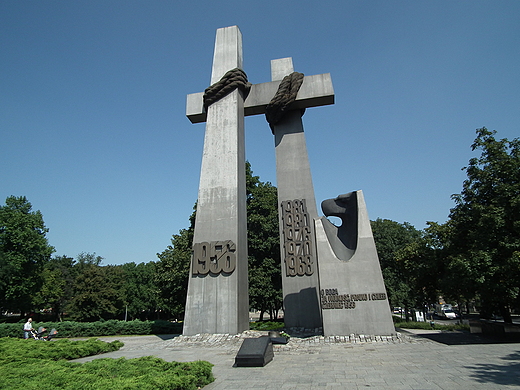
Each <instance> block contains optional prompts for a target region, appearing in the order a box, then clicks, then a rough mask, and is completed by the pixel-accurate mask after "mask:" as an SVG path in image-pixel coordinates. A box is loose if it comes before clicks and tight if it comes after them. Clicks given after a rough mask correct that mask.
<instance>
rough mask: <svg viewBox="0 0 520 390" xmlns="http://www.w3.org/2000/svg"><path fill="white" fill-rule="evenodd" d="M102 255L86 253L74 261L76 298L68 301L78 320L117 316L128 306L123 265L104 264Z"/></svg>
mask: <svg viewBox="0 0 520 390" xmlns="http://www.w3.org/2000/svg"><path fill="white" fill-rule="evenodd" d="M102 259H103V258H102V257H100V256H96V255H95V253H82V254H80V255H79V256H78V258H77V263H76V264H75V265H74V272H73V273H74V282H73V292H72V298H71V300H70V302H69V304H68V305H67V311H69V312H70V317H71V318H72V319H73V320H76V321H96V320H100V319H108V318H113V317H114V316H115V315H116V314H118V313H121V312H122V311H123V308H124V306H125V294H124V293H125V291H124V271H123V269H122V268H121V267H120V266H104V267H102V266H100V264H101V261H102Z"/></svg>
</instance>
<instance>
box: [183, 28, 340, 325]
mask: <svg viewBox="0 0 520 390" xmlns="http://www.w3.org/2000/svg"><path fill="white" fill-rule="evenodd" d="M231 31H234V32H235V33H236V35H237V36H240V32H239V30H238V28H237V27H236V26H234V27H227V28H224V29H219V30H217V39H216V43H215V55H214V64H213V74H212V80H211V83H212V84H213V83H215V82H217V81H218V80H219V79H220V77H221V76H222V75H223V74H224V73H225V72H226V71H228V70H230V69H233V68H236V67H239V68H241V67H242V61H241V60H242V58H241V57H242V55H241V38H240V39H236V41H237V42H238V41H240V48H239V49H237V48H236V45H235V46H234V48H231V49H230V48H227V45H230V43H229V41H228V42H227V43H223V42H224V41H221V39H220V38H219V36H221V35H228V34H230V32H231ZM224 46H226V48H224ZM217 51H218V54H217ZM221 51H224V52H226V53H240V54H239V55H238V54H233V55H234V56H235V57H237V58H238V57H239V58H240V60H236V61H230V62H226V64H225V65H218V66H219V67H218V69H219V70H218V72H216V71H215V66H216V65H215V63H216V62H219V61H220V60H221V59H222V58H225V57H226V56H227V55H224V54H222V53H221ZM228 55H230V54H228ZM277 64H278V65H277ZM289 67H290V68H291V69H292V60H291V59H290V58H289V59H282V60H275V61H273V63H272V80H273V81H271V82H267V83H262V84H254V85H252V87H251V90H250V92H249V94H248V96H247V98H246V99H245V101H243V99H241V96H242V95H241V93H240V92H239V91H237V90H235V91H234V92H233V93H232V94H231V95H228V96H226V97H225V98H223V99H222V100H221V101H218V102H217V103H214V104H213V105H211V106H210V107H209V108H208V110H207V112H206V110H204V106H203V93H195V94H190V95H188V96H187V104H186V115H187V117H188V118H189V119H190V121H191V122H192V123H200V122H204V121H206V122H207V123H206V135H205V140H204V154H203V162H202V168H201V179H200V187H199V199H198V203H197V218H196V222H195V235H194V240H193V242H194V256H193V261H192V265H191V273H190V280H189V286H188V297H187V302H186V314H185V323H184V334H185V335H189V334H196V333H238V332H240V331H242V330H244V329H247V326H248V323H245V324H244V318H245V321H247V313H248V312H247V309H246V311H245V313H244V307H243V305H244V304H245V302H244V301H247V298H245V299H244V297H247V240H246V227H247V222H246V212H245V204H246V201H245V195H246V194H245V172H244V169H245V157H244V154H245V153H244V150H245V146H244V122H243V117H244V115H245V116H248V115H256V114H263V113H265V108H266V106H267V105H268V104H269V102H270V101H271V99H272V98H273V96H274V95H275V94H276V92H277V90H278V86H279V84H280V81H281V79H282V78H283V76H285V74H287V72H288V70H289ZM289 73H290V72H289ZM230 96H236V97H235V98H230ZM229 100H232V103H230V102H229ZM332 103H334V91H333V88H332V81H331V77H330V74H321V75H315V76H306V77H305V78H304V81H303V84H302V86H301V88H300V90H299V92H298V95H297V97H296V101H295V102H294V103H293V105H292V108H294V109H304V108H308V107H316V106H322V105H327V104H332ZM230 105H231V106H233V107H236V109H235V108H233V109H232V110H231V109H230V108H229V106H230ZM293 115H294V113H289V114H288V117H289V118H292V117H293ZM297 120H299V130H293V129H292V127H290V128H289V129H288V128H287V123H286V119H285V118H284V120H282V121H281V122H280V124H279V125H276V126H275V136H276V138H275V142H276V144H277V145H278V144H283V145H288V149H287V148H286V149H285V150H286V152H287V153H290V154H291V155H294V151H293V152H291V151H290V150H289V149H290V147H291V146H290V144H287V143H285V142H282V139H285V140H288V139H289V138H291V136H290V135H289V134H288V133H291V132H295V131H296V132H298V131H300V132H303V127H302V126H301V118H300V117H299V116H298V118H297ZM230 122H231V123H230ZM279 129H282V130H279ZM228 132H229V134H235V135H234V136H233V137H231V136H228V135H227V134H228ZM284 132H285V133H284ZM236 134H238V135H236ZM276 134H278V135H276ZM284 134H285V135H284ZM302 136H303V134H302ZM228 137H231V138H233V139H232V141H231V138H228ZM284 137H285V138H284ZM299 138H300V140H301V137H299ZM303 142H304V143H305V140H304V139H303ZM300 143H301V142H299V144H300ZM231 144H232V145H233V148H231V146H230V145H231ZM277 148H278V146H277ZM282 148H283V147H282ZM277 150H278V149H277ZM298 150H299V151H302V149H301V148H300V149H298ZM302 153H303V152H302ZM302 153H297V154H299V155H301V156H300V157H302V158H301V159H300V160H301V161H300V160H298V161H292V158H291V157H278V154H279V153H278V151H277V177H278V183H277V184H278V187H279V188H278V191H279V204H280V205H282V204H283V206H284V207H286V210H287V208H290V207H296V209H294V210H292V211H291V215H290V216H289V214H287V213H286V215H285V218H286V219H285V221H286V222H287V218H291V217H294V216H295V217H299V216H300V214H301V216H302V217H303V214H305V213H304V212H303V209H302V208H301V207H300V208H298V207H299V206H296V205H303V207H305V204H307V208H308V210H310V214H308V215H307V217H310V218H311V219H310V221H311V222H310V223H309V225H312V226H313V222H312V221H313V218H315V217H317V212H316V204H315V200H314V191H313V190H312V181H311V179H310V169H309V164H308V159H307V152H306V148H305V151H304V154H302ZM233 154H236V155H237V156H238V157H237V158H236V159H234V158H233V156H232V155H233ZM286 162H288V163H289V164H292V168H291V169H292V172H289V171H287V170H286V169H284V167H283V165H284V164H285V163H286ZM281 171H282V173H281ZM302 172H306V173H304V174H303V173H302ZM292 174H295V175H294V178H295V179H296V178H299V179H297V180H306V179H307V178H308V179H309V181H308V182H307V183H306V184H305V188H306V192H303V193H302V192H298V193H297V194H296V195H293V192H290V191H289V192H288V193H286V192H284V191H285V190H283V189H282V190H281V189H280V186H281V187H282V188H285V189H288V188H290V187H291V186H293V184H291V183H286V182H285V181H286V180H289V179H290V176H291V175H292ZM221 176H222V177H223V178H224V177H231V176H232V177H233V180H232V183H231V182H230V184H229V185H224V186H222V184H221V183H220V180H223V179H220V177H221ZM281 182H283V183H281ZM234 183H237V184H234ZM309 186H310V192H311V193H312V194H311V195H312V196H309V191H308V189H309ZM231 187H232V188H233V191H231V192H232V193H233V196H230V191H229V188H231ZM222 188H227V189H228V190H226V191H222ZM298 188H300V187H298ZM280 191H282V192H280ZM280 193H282V194H283V195H282V196H281V197H280ZM294 200H303V202H300V203H298V202H294ZM286 201H289V203H287V202H286ZM284 202H285V203H284ZM309 205H310V206H309ZM309 207H310V208H309ZM229 210H231V211H232V212H231V214H236V215H237V216H238V217H240V218H239V219H237V220H235V219H233V218H229V217H228V216H226V215H223V214H225V213H226V212H229ZM233 210H236V211H237V212H236V213H234V212H233ZM279 211H280V212H282V211H283V210H282V209H280V210H279ZM300 212H301V213H300ZM298 213H300V214H298ZM199 216H200V217H199ZM281 218H282V217H281ZM282 222H283V221H281V223H282ZM203 225H204V226H203ZM237 227H238V230H237ZM310 229H312V231H311V232H312V236H313V235H314V231H313V229H314V228H313V227H311V228H310ZM231 231H232V232H233V233H231ZM298 231H299V230H298ZM223 232H229V233H227V236H225V237H224V235H223V234H222V233H223ZM284 232H285V233H286V232H288V230H287V229H284V228H281V229H280V234H281V237H282V238H283V237H284ZM293 232H294V231H293ZM239 234H243V235H244V237H242V236H240V238H239V237H238V235H239ZM233 237H237V238H236V241H233ZM224 240H231V241H232V242H233V244H236V246H234V248H236V249H235V250H234V252H232V253H235V254H236V271H232V273H226V272H222V273H221V274H220V275H214V273H213V272H211V268H209V271H207V272H206V273H205V274H202V273H200V272H199V271H198V270H199V269H203V268H204V267H205V265H206V260H205V259H206V258H213V259H215V258H216V259H217V262H218V259H219V258H222V257H223V256H222V252H225V246H222V245H220V246H218V247H219V248H224V249H222V250H221V251H220V252H219V251H218V250H213V249H212V248H213V246H215V247H217V245H216V244H211V242H215V241H216V242H220V243H222V242H223V241H224ZM286 241H287V240H283V241H282V274H283V280H284V310H285V320H286V326H290V327H292V326H302V327H306V328H309V327H319V326H321V324H320V321H321V314H320V309H319V304H318V301H317V298H318V296H317V295H316V294H318V284H317V283H318V282H317V280H318V279H317V272H316V258H315V248H312V249H310V251H312V254H313V255H314V258H313V259H309V260H307V263H305V261H306V260H303V262H304V263H302V260H299V259H295V260H294V259H293V260H290V261H292V264H289V266H287V258H288V257H290V254H286V252H287V251H286V250H285V247H289V246H290V248H289V251H291V250H294V248H295V246H294V245H292V243H289V244H287V243H286ZM294 241H296V240H294ZM304 241H306V240H304ZM307 241H308V240H307ZM304 244H305V245H307V244H312V245H315V244H314V241H312V243H307V242H304ZM212 245H213V246H212ZM291 245H292V246H291ZM297 245H300V243H298V244H297ZM242 246H243V247H242ZM204 248H209V252H208V250H207V249H204ZM229 248H230V247H229V245H228V251H227V253H230V249H229ZM291 248H292V249H291ZM212 250H213V252H211V251H212ZM298 250H300V249H299V248H298ZM214 252H215V253H214ZM208 253H210V254H209V255H208ZM204 256H206V257H204ZM219 256H220V257H219ZM213 262H215V260H213ZM310 262H314V267H313V266H311V265H310ZM226 264H227V263H226ZM303 264H306V265H308V266H309V267H308V268H306V269H305V270H304V271H303V272H300V270H301V269H302V268H301V267H302V266H303ZM239 267H240V269H239ZM298 268H300V269H298ZM204 269H205V268H204ZM237 271H240V272H237ZM197 272H199V273H197ZM233 277H235V278H237V280H236V282H234V283H233V284H230V283H228V282H226V281H224V280H231V279H232V278H233ZM244 278H245V279H244ZM208 286H212V287H211V288H208ZM244 288H245V289H246V290H245V291H244ZM226 289H227V290H226ZM219 295H224V297H219ZM309 299H310V300H311V301H309ZM234 302H236V304H234ZM315 304H316V305H315ZM234 313H237V314H236V315H233V314H234ZM244 315H245V317H244ZM213 323H214V324H215V326H213V325H211V324H213ZM235 324H236V325H235Z"/></svg>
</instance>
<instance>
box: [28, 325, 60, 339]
mask: <svg viewBox="0 0 520 390" xmlns="http://www.w3.org/2000/svg"><path fill="white" fill-rule="evenodd" d="M46 331H47V328H44V327H43V326H40V327H39V328H38V331H35V330H34V329H33V330H32V331H31V333H32V336H33V338H34V339H35V340H43V341H51V339H52V338H53V337H54V336H56V334H57V333H58V331H57V330H56V328H52V330H51V331H50V332H49V334H48V335H47V336H44V335H43V334H44V333H45V332H46Z"/></svg>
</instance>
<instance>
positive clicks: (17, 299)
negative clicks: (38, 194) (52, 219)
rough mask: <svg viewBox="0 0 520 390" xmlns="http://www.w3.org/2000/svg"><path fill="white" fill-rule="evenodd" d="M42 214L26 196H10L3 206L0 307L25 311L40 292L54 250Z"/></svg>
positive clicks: (0, 248) (0, 209)
mask: <svg viewBox="0 0 520 390" xmlns="http://www.w3.org/2000/svg"><path fill="white" fill-rule="evenodd" d="M47 232H48V229H47V228H46V227H45V224H44V222H43V217H42V214H41V212H40V211H32V205H31V203H30V202H29V201H28V200H27V198H26V197H25V196H21V197H15V196H10V197H8V198H7V199H6V201H5V206H0V306H1V307H2V308H3V309H4V310H12V311H18V310H19V311H21V312H26V311H28V310H30V309H31V308H32V300H33V297H34V294H36V292H37V291H38V290H39V288H40V286H41V283H42V278H41V272H42V271H43V267H44V265H45V263H46V262H47V261H49V259H50V257H51V254H52V253H53V252H54V248H53V247H52V246H50V245H49V243H48V242H47V238H46V237H45V235H46V233H47Z"/></svg>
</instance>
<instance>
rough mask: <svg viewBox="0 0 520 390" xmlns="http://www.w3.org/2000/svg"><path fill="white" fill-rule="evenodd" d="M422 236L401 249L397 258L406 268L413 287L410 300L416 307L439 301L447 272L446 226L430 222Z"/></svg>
mask: <svg viewBox="0 0 520 390" xmlns="http://www.w3.org/2000/svg"><path fill="white" fill-rule="evenodd" d="M427 224H428V227H427V228H426V229H425V230H424V231H421V232H420V236H419V237H418V238H417V239H416V240H414V241H412V242H411V243H409V244H407V245H406V246H405V247H403V248H401V249H399V250H398V251H397V253H396V256H395V257H396V261H397V262H398V263H399V264H400V267H401V269H402V270H403V274H404V277H405V279H406V281H407V283H408V286H409V288H410V290H409V295H408V299H409V301H410V302H411V304H412V305H413V307H416V308H426V307H427V306H429V305H430V304H432V303H435V302H437V300H438V297H439V283H440V280H441V278H442V277H443V275H444V248H445V246H444V241H443V240H442V234H441V233H442V232H443V231H444V230H445V227H444V225H439V224H438V223H435V222H427Z"/></svg>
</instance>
